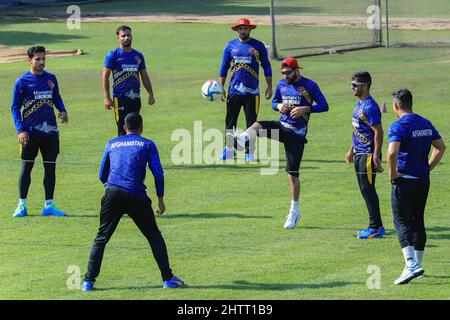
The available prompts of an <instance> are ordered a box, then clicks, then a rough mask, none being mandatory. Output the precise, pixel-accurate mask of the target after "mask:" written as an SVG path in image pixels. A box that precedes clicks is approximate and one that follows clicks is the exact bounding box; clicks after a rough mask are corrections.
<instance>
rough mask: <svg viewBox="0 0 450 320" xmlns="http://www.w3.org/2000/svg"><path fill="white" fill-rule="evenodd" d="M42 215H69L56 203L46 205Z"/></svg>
mask: <svg viewBox="0 0 450 320" xmlns="http://www.w3.org/2000/svg"><path fill="white" fill-rule="evenodd" d="M42 215H43V216H44V217H45V216H56V217H66V216H67V215H66V214H65V213H64V212H63V211H61V210H59V209H58V208H57V207H56V206H55V204H54V203H52V204H51V205H50V206H48V207H44V209H42Z"/></svg>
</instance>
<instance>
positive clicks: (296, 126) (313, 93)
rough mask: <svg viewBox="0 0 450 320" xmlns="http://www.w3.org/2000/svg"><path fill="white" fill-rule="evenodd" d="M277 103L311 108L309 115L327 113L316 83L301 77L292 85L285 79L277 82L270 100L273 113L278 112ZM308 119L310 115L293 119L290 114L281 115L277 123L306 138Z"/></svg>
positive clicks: (322, 96)
mask: <svg viewBox="0 0 450 320" xmlns="http://www.w3.org/2000/svg"><path fill="white" fill-rule="evenodd" d="M279 103H286V104H291V105H293V106H295V107H299V106H307V107H311V113H319V112H326V111H328V103H327V100H326V99H325V96H324V95H323V94H322V91H321V90H320V88H319V86H318V85H317V83H315V82H314V81H312V80H310V79H308V78H305V77H303V76H302V77H301V78H300V80H298V81H296V82H294V83H288V82H287V81H286V80H285V79H282V80H280V81H279V82H278V85H277V88H276V89H275V94H274V97H273V99H272V108H273V109H274V110H275V111H278V109H277V107H278V104H279ZM314 103H315V104H314ZM309 117H310V113H307V114H304V115H303V116H301V117H299V118H297V119H294V118H292V117H291V115H290V113H287V114H286V113H282V114H281V115H280V118H279V122H280V124H281V125H282V126H283V127H284V128H286V129H288V130H290V131H292V132H293V133H294V134H296V135H297V136H301V137H303V138H306V134H307V132H308V121H309Z"/></svg>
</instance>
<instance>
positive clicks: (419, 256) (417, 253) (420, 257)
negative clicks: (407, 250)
mask: <svg viewBox="0 0 450 320" xmlns="http://www.w3.org/2000/svg"><path fill="white" fill-rule="evenodd" d="M424 253H425V251H419V250H414V257H415V258H416V260H417V262H418V263H419V264H420V265H421V264H422V261H423V254H424Z"/></svg>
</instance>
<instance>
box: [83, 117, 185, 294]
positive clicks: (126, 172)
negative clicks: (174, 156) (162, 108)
mask: <svg viewBox="0 0 450 320" xmlns="http://www.w3.org/2000/svg"><path fill="white" fill-rule="evenodd" d="M124 130H125V132H126V135H124V136H119V137H118V138H115V139H112V140H110V141H109V142H108V143H107V145H106V149H105V153H104V155H103V160H102V163H101V166H100V174H99V177H100V181H101V182H102V183H103V184H104V185H105V195H104V196H103V198H102V201H101V209H100V226H99V229H98V233H97V237H96V238H95V240H94V245H93V246H92V249H91V254H90V257H89V263H88V270H87V272H86V275H85V279H84V281H83V284H82V289H83V290H85V291H90V290H93V289H94V282H95V280H96V278H97V276H98V275H99V273H100V267H101V264H102V260H103V253H104V251H105V246H106V244H107V243H108V241H109V239H110V238H111V236H112V235H113V233H114V230H115V229H116V227H117V225H118V224H119V221H120V218H121V217H122V215H123V214H125V213H126V214H128V215H129V216H130V218H131V219H133V221H134V222H135V223H136V225H137V226H138V228H139V230H140V231H141V232H142V234H143V235H144V236H145V237H146V238H147V240H148V242H149V244H150V247H151V250H152V252H153V256H154V258H155V260H156V262H157V264H158V267H159V270H160V272H161V277H162V280H163V287H164V288H176V287H178V286H181V285H183V284H184V282H183V281H182V280H181V279H179V278H177V277H176V276H174V275H173V273H172V270H171V269H170V266H169V258H168V255H167V248H166V244H165V242H164V238H163V237H162V235H161V232H160V231H159V229H158V226H157V224H156V220H155V215H154V213H153V209H152V201H151V199H150V198H149V197H148V196H147V193H146V191H145V190H146V186H145V185H144V180H145V172H146V168H147V166H148V167H149V168H150V170H151V171H152V174H153V176H154V180H155V187H156V194H157V196H158V208H159V211H160V214H163V213H164V212H165V210H166V206H165V204H164V173H163V169H162V167H161V162H160V159H159V155H158V149H157V148H156V145H155V143H154V142H153V141H151V140H148V139H145V138H143V137H142V136H141V134H142V131H143V121H142V117H141V115H139V114H138V113H136V112H132V113H130V114H128V115H127V116H126V117H125V128H124ZM131 267H132V266H130V269H128V270H127V271H128V272H131V271H132V268H131Z"/></svg>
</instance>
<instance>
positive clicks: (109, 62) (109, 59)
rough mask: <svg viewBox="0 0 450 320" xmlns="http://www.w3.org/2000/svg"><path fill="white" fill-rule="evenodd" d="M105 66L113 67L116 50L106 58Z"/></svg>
mask: <svg viewBox="0 0 450 320" xmlns="http://www.w3.org/2000/svg"><path fill="white" fill-rule="evenodd" d="M104 66H105V68H108V69H112V68H113V67H114V51H111V52H109V53H108V55H107V56H106V58H105V64H104Z"/></svg>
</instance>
